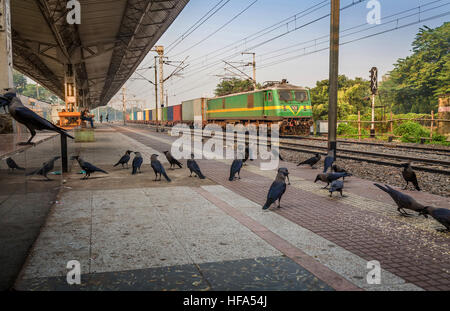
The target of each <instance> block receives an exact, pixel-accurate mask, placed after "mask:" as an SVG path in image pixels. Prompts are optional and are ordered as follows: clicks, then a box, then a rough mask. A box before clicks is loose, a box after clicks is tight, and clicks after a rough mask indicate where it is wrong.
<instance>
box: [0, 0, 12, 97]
mask: <svg viewBox="0 0 450 311" xmlns="http://www.w3.org/2000/svg"><path fill="white" fill-rule="evenodd" d="M9 3H10V0H0V13H1V15H0V88H1V92H3V89H5V88H9V87H13V61H12V41H11V14H10V6H9Z"/></svg>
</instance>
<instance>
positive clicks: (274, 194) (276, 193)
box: [262, 168, 289, 209]
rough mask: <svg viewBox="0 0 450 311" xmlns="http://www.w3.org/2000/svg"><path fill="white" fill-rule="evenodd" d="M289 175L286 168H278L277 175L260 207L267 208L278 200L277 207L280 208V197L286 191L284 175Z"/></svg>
mask: <svg viewBox="0 0 450 311" xmlns="http://www.w3.org/2000/svg"><path fill="white" fill-rule="evenodd" d="M288 175H289V171H288V169H287V168H280V169H278V174H277V177H276V178H275V181H274V182H273V183H272V185H271V186H270V189H269V193H268V194H267V200H266V204H264V206H263V208H262V209H268V208H269V207H270V206H271V205H272V203H275V202H276V201H277V200H278V206H277V207H278V208H281V197H282V196H283V194H284V193H285V192H286V177H287V176H288Z"/></svg>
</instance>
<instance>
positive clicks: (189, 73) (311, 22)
mask: <svg viewBox="0 0 450 311" xmlns="http://www.w3.org/2000/svg"><path fill="white" fill-rule="evenodd" d="M364 1H367V0H354V1H353V2H352V3H351V4H349V5H347V6H344V7H342V8H341V11H342V10H345V9H347V8H350V7H352V6H355V5H357V4H359V3H361V2H364ZM327 16H330V13H327V14H325V15H323V16H321V17H319V18H316V19H314V20H313V21H309V22H307V23H305V24H302V25H300V26H297V27H295V28H294V29H292V30H287V31H286V32H285V33H283V34H281V35H277V36H274V37H272V38H270V39H268V40H265V41H263V42H260V43H258V44H256V45H254V46H252V47H249V48H247V49H245V50H244V51H249V50H251V49H254V48H256V47H260V46H262V45H264V44H267V43H269V42H271V41H273V40H276V39H278V38H280V37H282V36H284V35H286V34H288V33H291V32H293V31H297V30H299V29H302V28H304V27H306V26H308V25H311V24H313V23H314V22H317V21H320V20H322V19H324V18H326V17H327ZM241 52H242V51H239V52H236V53H234V54H231V55H228V56H227V57H226V58H232V57H236V56H237V55H240V54H241ZM220 63H221V60H219V61H215V62H213V63H210V64H206V65H203V66H201V67H199V68H197V69H194V70H192V71H188V72H187V76H186V77H190V76H192V75H194V74H197V73H200V72H202V71H204V70H207V69H209V68H212V67H213V66H216V65H218V64H220ZM191 68H192V67H191Z"/></svg>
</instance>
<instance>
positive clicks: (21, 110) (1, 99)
mask: <svg viewBox="0 0 450 311" xmlns="http://www.w3.org/2000/svg"><path fill="white" fill-rule="evenodd" d="M6 106H8V110H9V114H10V115H11V117H13V118H14V119H15V120H16V121H17V122H19V123H22V124H23V125H25V126H26V127H27V128H28V130H29V131H30V133H31V137H30V139H28V141H27V142H20V143H18V145H33V143H32V142H31V140H32V139H33V138H34V136H35V135H36V130H50V131H54V132H58V133H59V134H61V135H65V136H67V137H70V138H72V139H73V137H72V136H70V135H69V134H67V133H66V131H65V130H64V129H62V128H60V127H58V126H56V125H53V124H52V123H50V122H49V121H47V120H46V119H44V118H42V117H41V116H39V115H38V114H37V113H35V112H34V111H32V110H31V109H28V108H27V107H25V106H24V105H23V104H22V102H21V101H20V99H19V98H17V97H16V91H15V90H14V89H7V92H6V93H5V94H4V95H1V96H0V107H6Z"/></svg>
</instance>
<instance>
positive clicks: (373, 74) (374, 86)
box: [369, 67, 378, 138]
mask: <svg viewBox="0 0 450 311" xmlns="http://www.w3.org/2000/svg"><path fill="white" fill-rule="evenodd" d="M369 72H370V90H371V92H372V123H371V124H370V138H375V95H376V94H377V91H378V68H377V67H372V69H370V71H369Z"/></svg>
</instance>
